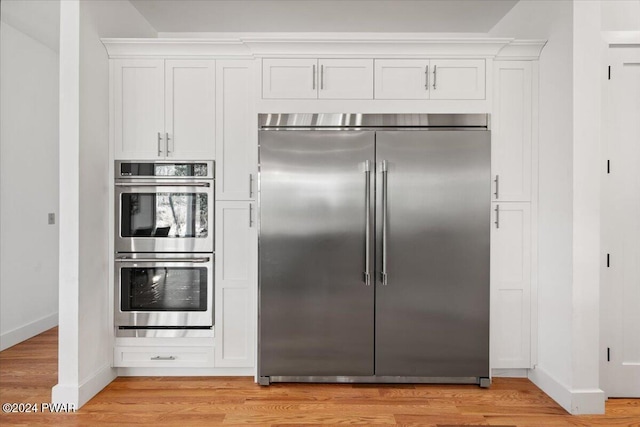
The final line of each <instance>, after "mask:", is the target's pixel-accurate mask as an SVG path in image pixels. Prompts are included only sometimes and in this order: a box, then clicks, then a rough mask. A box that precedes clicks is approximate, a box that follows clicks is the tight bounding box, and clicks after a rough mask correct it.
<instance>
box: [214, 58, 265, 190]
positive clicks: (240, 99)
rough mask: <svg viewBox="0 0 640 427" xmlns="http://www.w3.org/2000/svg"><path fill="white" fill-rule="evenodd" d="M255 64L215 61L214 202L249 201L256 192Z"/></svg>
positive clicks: (244, 61)
mask: <svg viewBox="0 0 640 427" xmlns="http://www.w3.org/2000/svg"><path fill="white" fill-rule="evenodd" d="M255 73H256V62H255V61H253V60H218V61H217V62H216V79H217V85H216V86H217V88H218V89H217V97H216V104H217V105H216V110H217V120H216V124H217V137H216V141H217V143H216V199H217V200H250V199H254V198H255V194H256V190H257V168H258V117H257V114H256V113H255V110H254V107H253V104H254V102H253V101H254V98H255V85H254V80H255Z"/></svg>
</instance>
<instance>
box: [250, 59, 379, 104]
mask: <svg viewBox="0 0 640 427" xmlns="http://www.w3.org/2000/svg"><path fill="white" fill-rule="evenodd" d="M262 97H263V98H265V99H373V60H372V59H264V60H263V62H262Z"/></svg>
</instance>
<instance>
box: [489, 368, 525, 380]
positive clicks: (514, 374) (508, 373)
mask: <svg viewBox="0 0 640 427" xmlns="http://www.w3.org/2000/svg"><path fill="white" fill-rule="evenodd" d="M528 375H529V370H528V369H492V370H491V376H492V377H493V378H527V377H528Z"/></svg>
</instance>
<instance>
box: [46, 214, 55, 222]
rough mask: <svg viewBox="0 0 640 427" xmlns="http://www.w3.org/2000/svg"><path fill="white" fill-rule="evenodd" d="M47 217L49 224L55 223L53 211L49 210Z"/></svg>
mask: <svg viewBox="0 0 640 427" xmlns="http://www.w3.org/2000/svg"><path fill="white" fill-rule="evenodd" d="M47 218H48V220H49V225H53V224H55V223H56V214H55V213H53V212H50V213H49V214H48V215H47Z"/></svg>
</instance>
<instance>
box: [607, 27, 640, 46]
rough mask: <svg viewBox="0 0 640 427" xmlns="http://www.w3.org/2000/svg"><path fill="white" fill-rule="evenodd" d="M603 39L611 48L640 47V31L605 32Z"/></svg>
mask: <svg viewBox="0 0 640 427" xmlns="http://www.w3.org/2000/svg"><path fill="white" fill-rule="evenodd" d="M602 39H603V40H604V41H605V42H606V43H607V44H608V45H609V46H616V45H640V31H603V32H602Z"/></svg>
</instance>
